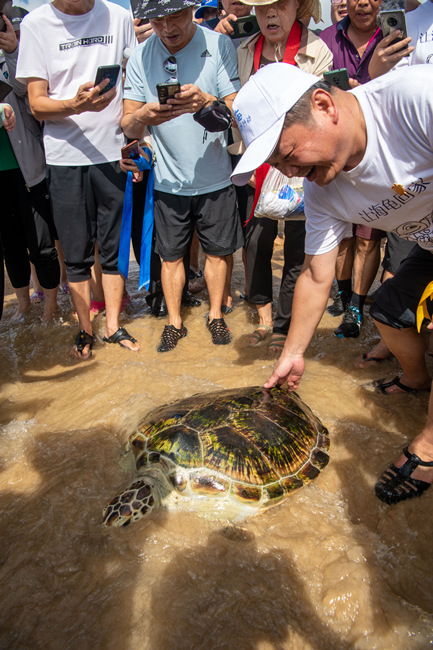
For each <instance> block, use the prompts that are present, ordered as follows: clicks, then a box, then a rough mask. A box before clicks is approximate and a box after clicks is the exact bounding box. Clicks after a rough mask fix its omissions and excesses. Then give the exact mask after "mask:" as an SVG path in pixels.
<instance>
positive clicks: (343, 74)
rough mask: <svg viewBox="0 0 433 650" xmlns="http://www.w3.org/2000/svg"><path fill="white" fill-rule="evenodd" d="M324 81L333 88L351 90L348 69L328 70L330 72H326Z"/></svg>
mask: <svg viewBox="0 0 433 650" xmlns="http://www.w3.org/2000/svg"><path fill="white" fill-rule="evenodd" d="M323 80H324V81H327V82H328V83H329V84H331V86H336V87H337V88H340V89H341V90H350V83H349V73H348V72H347V70H346V68H338V70H328V72H324V73H323Z"/></svg>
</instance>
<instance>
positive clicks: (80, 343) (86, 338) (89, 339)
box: [74, 330, 95, 359]
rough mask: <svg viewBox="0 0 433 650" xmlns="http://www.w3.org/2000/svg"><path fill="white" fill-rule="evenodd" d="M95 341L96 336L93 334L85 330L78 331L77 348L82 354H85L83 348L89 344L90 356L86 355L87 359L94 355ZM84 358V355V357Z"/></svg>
mask: <svg viewBox="0 0 433 650" xmlns="http://www.w3.org/2000/svg"><path fill="white" fill-rule="evenodd" d="M94 342H95V338H94V336H92V335H91V334H88V333H87V332H86V331H85V330H81V331H80V332H78V334H77V336H76V339H75V343H74V345H75V347H76V348H77V352H79V353H80V355H81V356H83V350H84V348H85V347H86V345H88V346H89V356H88V357H86V359H88V358H90V357H91V356H92V348H93V344H94ZM83 358H84V357H83Z"/></svg>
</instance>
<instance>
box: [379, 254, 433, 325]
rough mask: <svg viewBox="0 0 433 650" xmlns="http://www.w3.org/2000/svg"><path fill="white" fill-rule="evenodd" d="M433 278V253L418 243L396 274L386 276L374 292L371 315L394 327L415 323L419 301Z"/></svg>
mask: <svg viewBox="0 0 433 650" xmlns="http://www.w3.org/2000/svg"><path fill="white" fill-rule="evenodd" d="M432 280H433V253H430V251H428V250H425V249H423V248H421V247H420V246H418V245H417V244H416V245H415V247H414V248H413V250H412V252H411V253H410V254H409V256H408V257H406V259H405V260H403V262H402V263H401V265H400V267H399V269H398V271H397V273H396V274H395V275H394V277H392V278H389V280H386V282H384V283H383V284H382V285H381V286H380V287H379V289H378V290H377V291H376V293H375V294H374V302H373V304H372V306H371V307H370V315H371V316H372V317H373V318H374V319H375V320H377V321H378V322H379V323H383V324H384V325H388V326H389V327H394V328H395V329H404V328H407V327H415V326H416V310H417V307H418V303H419V301H420V299H421V296H422V294H423V291H424V289H425V288H426V286H427V285H428V283H429V282H431V281H432Z"/></svg>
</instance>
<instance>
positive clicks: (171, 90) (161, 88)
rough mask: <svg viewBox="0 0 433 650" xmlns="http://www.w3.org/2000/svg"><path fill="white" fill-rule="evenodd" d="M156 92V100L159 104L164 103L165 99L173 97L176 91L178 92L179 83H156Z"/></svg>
mask: <svg viewBox="0 0 433 650" xmlns="http://www.w3.org/2000/svg"><path fill="white" fill-rule="evenodd" d="M156 92H157V93H158V100H159V103H160V104H166V103H167V99H170V97H174V95H175V94H176V93H179V92H180V83H178V82H174V83H166V84H157V85H156Z"/></svg>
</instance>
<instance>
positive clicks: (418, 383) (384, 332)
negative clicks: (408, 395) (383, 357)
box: [374, 321, 431, 394]
mask: <svg viewBox="0 0 433 650" xmlns="http://www.w3.org/2000/svg"><path fill="white" fill-rule="evenodd" d="M374 323H375V325H376V327H377V329H378V330H379V333H380V335H381V337H382V339H383V340H384V342H385V345H386V346H387V347H388V349H389V350H390V352H391V353H392V354H394V355H395V356H396V357H397V359H398V361H399V363H400V365H401V367H402V369H403V374H402V376H401V377H400V381H401V383H402V384H404V385H405V386H408V387H409V388H415V389H418V390H422V389H425V388H426V387H427V386H429V385H430V382H431V379H430V375H429V374H428V370H427V366H426V362H425V337H424V335H422V334H418V332H417V331H416V330H415V329H414V328H411V327H408V328H405V329H401V330H398V329H395V328H393V327H389V326H388V325H383V324H382V323H379V322H377V321H374ZM387 392H388V393H389V394H398V393H401V392H402V391H401V389H399V387H398V386H391V387H390V388H389V389H388V390H387Z"/></svg>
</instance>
